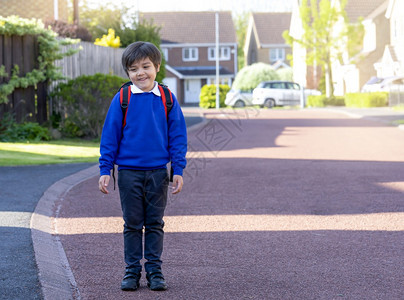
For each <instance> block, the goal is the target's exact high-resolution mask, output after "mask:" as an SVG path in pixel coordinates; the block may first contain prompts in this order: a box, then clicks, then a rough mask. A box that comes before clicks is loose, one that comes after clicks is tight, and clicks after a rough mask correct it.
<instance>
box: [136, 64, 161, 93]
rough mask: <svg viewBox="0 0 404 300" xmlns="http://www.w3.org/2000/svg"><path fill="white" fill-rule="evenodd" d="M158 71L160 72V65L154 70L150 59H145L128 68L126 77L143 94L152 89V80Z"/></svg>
mask: <svg viewBox="0 0 404 300" xmlns="http://www.w3.org/2000/svg"><path fill="white" fill-rule="evenodd" d="M158 71H160V65H158V66H157V69H156V67H155V66H154V64H153V63H152V62H151V60H150V58H148V57H146V58H145V59H143V60H139V61H136V62H134V63H133V64H132V65H131V66H129V68H128V75H129V78H130V81H132V83H133V84H134V85H136V86H137V87H138V88H139V89H141V90H142V91H143V92H150V91H151V90H152V89H153V87H154V80H155V79H156V75H157V72H158Z"/></svg>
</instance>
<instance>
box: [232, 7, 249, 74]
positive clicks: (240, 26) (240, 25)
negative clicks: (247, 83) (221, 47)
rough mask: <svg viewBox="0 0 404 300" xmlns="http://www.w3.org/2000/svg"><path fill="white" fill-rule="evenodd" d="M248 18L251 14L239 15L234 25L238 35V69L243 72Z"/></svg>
mask: <svg viewBox="0 0 404 300" xmlns="http://www.w3.org/2000/svg"><path fill="white" fill-rule="evenodd" d="M248 18H249V13H248V12H243V13H241V14H239V15H237V16H236V17H235V19H234V25H235V27H236V34H237V43H238V45H237V60H238V69H239V70H241V69H242V68H243V67H244V65H245V61H244V43H245V39H246V34H247V27H248Z"/></svg>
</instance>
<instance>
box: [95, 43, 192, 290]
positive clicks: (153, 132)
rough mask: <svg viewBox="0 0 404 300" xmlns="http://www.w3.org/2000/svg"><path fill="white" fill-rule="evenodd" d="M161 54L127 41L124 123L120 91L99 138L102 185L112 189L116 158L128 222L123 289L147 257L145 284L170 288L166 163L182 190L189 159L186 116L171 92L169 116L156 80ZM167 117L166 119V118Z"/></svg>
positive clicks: (134, 282)
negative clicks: (164, 267) (165, 255)
mask: <svg viewBox="0 0 404 300" xmlns="http://www.w3.org/2000/svg"><path fill="white" fill-rule="evenodd" d="M160 64H161V54H160V51H159V50H158V49H157V47H156V46H155V45H153V44H151V43H147V42H135V43H133V44H131V45H129V46H128V47H127V48H126V49H125V51H124V53H123V55H122V65H123V68H124V70H125V72H126V74H127V75H128V77H129V78H130V80H131V82H132V83H133V85H131V86H130V89H129V91H130V92H131V98H130V101H129V104H128V108H127V113H126V123H125V125H124V126H123V118H124V117H125V116H123V112H122V109H121V104H120V98H119V97H120V96H119V93H118V94H116V95H115V97H114V98H113V100H112V102H111V106H110V108H109V110H108V114H107V117H106V119H105V123H104V127H103V130H102V137H101V144H100V153H101V157H100V160H99V161H100V175H101V176H100V179H99V183H98V184H99V189H100V191H101V192H103V193H105V194H108V189H107V186H108V184H109V181H110V173H111V170H112V169H113V167H114V164H117V165H118V172H119V175H118V187H119V194H120V199H121V206H122V213H123V219H124V221H125V225H124V254H125V263H126V272H125V276H124V278H123V280H122V283H121V289H122V290H124V291H132V290H136V289H137V288H138V287H139V280H140V277H141V270H142V266H141V264H140V260H141V259H142V258H143V247H142V239H143V228H144V229H145V230H144V258H145V259H146V263H145V264H144V268H145V271H146V279H147V286H148V287H149V288H150V289H151V290H157V291H160V290H166V289H167V284H166V282H165V279H164V276H163V274H162V272H161V264H162V261H161V259H160V257H161V254H162V251H163V235H164V231H163V226H164V221H163V216H164V209H165V207H166V203H167V189H168V184H169V178H168V174H167V168H166V164H167V163H168V162H169V161H170V160H171V165H172V168H173V170H174V177H173V191H172V193H173V194H177V193H179V192H180V191H181V189H182V186H183V179H182V173H183V169H184V168H185V165H186V159H185V155H186V152H187V134H186V126H185V120H184V116H183V114H182V111H181V108H180V106H179V104H178V102H177V99H176V97H175V96H174V95H173V97H172V98H173V106H172V109H171V111H170V112H169V113H168V115H167V116H166V111H165V109H166V108H165V106H164V103H163V101H162V99H161V94H160V91H159V89H158V85H157V83H156V82H155V78H156V75H157V72H159V70H160ZM167 118H168V119H167Z"/></svg>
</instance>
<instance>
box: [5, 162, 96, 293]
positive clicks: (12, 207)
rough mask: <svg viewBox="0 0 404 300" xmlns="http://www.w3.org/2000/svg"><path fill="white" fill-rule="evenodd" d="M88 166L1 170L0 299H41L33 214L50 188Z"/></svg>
mask: <svg viewBox="0 0 404 300" xmlns="http://www.w3.org/2000/svg"><path fill="white" fill-rule="evenodd" d="M91 165H92V164H68V165H46V166H30V167H0V174H1V175H0V186H1V193H0V255H1V259H0V299H7V300H11V299H41V290H40V286H39V281H38V270H37V268H36V264H35V258H34V250H33V247H32V240H31V230H30V220H31V215H32V212H33V211H34V209H35V206H36V204H37V202H38V200H39V198H40V197H41V196H42V194H43V193H44V191H45V190H46V189H47V188H48V187H49V186H50V185H52V184H53V183H54V182H56V181H58V180H60V179H62V178H63V177H66V176H68V175H70V174H74V173H76V172H78V171H80V170H82V169H85V168H88V167H89V166H91Z"/></svg>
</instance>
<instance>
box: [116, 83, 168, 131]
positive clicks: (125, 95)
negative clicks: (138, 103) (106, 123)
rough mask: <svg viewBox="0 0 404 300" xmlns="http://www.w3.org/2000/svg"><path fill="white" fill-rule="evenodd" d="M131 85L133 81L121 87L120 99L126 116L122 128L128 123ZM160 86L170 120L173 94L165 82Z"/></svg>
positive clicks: (123, 113)
mask: <svg viewBox="0 0 404 300" xmlns="http://www.w3.org/2000/svg"><path fill="white" fill-rule="evenodd" d="M131 85H132V82H131V81H128V82H126V83H125V84H123V85H122V86H121V87H120V89H119V101H120V102H121V109H122V115H123V116H124V117H123V121H122V128H123V127H125V125H126V114H127V113H128V106H129V102H130V94H131V93H130V92H129V88H130V86H131ZM158 88H159V90H160V94H161V100H162V101H163V104H164V109H165V111H166V119H167V121H168V114H169V113H170V111H171V109H172V107H173V95H172V94H171V91H170V90H169V89H168V87H167V86H166V85H164V84H161V83H159V84H158Z"/></svg>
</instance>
